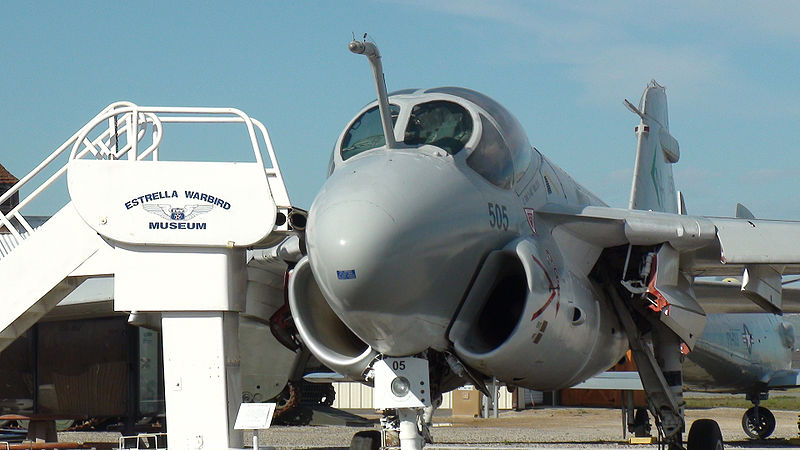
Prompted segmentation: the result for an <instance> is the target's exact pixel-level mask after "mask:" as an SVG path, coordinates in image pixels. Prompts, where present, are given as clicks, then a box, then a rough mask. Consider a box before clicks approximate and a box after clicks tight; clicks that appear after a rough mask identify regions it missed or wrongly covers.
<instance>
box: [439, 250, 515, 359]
mask: <svg viewBox="0 0 800 450" xmlns="http://www.w3.org/2000/svg"><path fill="white" fill-rule="evenodd" d="M527 294H528V282H527V279H526V276H525V268H524V267H523V265H522V263H521V261H520V259H519V258H518V257H517V255H516V254H515V253H514V252H513V251H508V250H498V251H494V252H492V253H490V254H489V256H488V257H487V258H486V261H485V262H484V264H483V267H482V268H481V271H480V273H479V274H478V277H477V278H476V280H475V283H474V284H473V286H472V289H471V290H470V293H469V295H468V296H467V299H466V301H465V302H464V307H463V308H462V310H461V312H460V313H459V315H458V317H457V319H456V321H455V322H454V323H453V327H452V329H451V331H450V339H451V340H452V341H453V342H454V343H455V346H456V351H457V352H458V354H459V355H461V354H462V353H463V354H466V355H469V356H471V357H473V358H480V357H481V356H482V355H486V354H488V353H491V352H492V351H493V350H495V349H497V348H498V347H500V346H501V345H502V344H503V343H504V342H505V341H506V340H507V339H508V338H509V337H510V336H511V334H512V333H513V332H514V329H515V328H516V327H517V324H518V323H519V321H520V318H521V317H522V312H523V310H524V308H525V300H526V298H527Z"/></svg>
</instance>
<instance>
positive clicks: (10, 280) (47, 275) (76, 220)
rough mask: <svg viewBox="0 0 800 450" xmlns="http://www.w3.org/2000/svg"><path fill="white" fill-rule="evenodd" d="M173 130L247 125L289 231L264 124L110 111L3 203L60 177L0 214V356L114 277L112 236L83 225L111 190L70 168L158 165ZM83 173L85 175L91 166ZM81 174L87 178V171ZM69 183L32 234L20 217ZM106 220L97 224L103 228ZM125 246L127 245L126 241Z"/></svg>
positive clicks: (131, 108)
mask: <svg viewBox="0 0 800 450" xmlns="http://www.w3.org/2000/svg"><path fill="white" fill-rule="evenodd" d="M169 123H190V124H191V123H205V124H218V123H241V124H243V125H244V128H245V129H246V132H247V134H248V137H249V141H250V144H251V145H252V147H253V152H254V156H255V165H257V166H260V167H261V168H262V169H263V175H264V177H266V184H265V185H267V186H268V187H269V191H270V193H269V194H270V195H271V197H272V201H274V204H275V206H276V209H277V217H278V218H279V219H278V220H276V222H275V223H276V224H275V225H274V230H278V231H281V230H286V228H287V227H288V225H287V224H286V223H285V222H286V221H285V218H286V217H287V215H288V214H289V209H290V202H289V197H288V194H287V192H286V188H285V185H284V182H283V177H282V175H281V172H280V169H279V167H278V164H277V159H276V157H275V152H274V149H273V147H272V143H271V141H270V138H269V134H268V132H267V129H266V127H265V126H264V125H263V124H262V123H261V122H259V121H257V120H255V119H253V118H251V117H249V116H247V115H246V114H244V113H243V112H241V111H239V110H237V109H233V108H180V107H178V108H172V107H143V106H137V105H135V104H133V103H129V102H117V103H113V104H111V105H109V106H108V107H106V108H105V109H103V110H102V111H101V112H100V113H99V114H98V115H97V116H95V117H94V118H93V119H92V120H90V121H89V122H88V123H87V124H86V125H84V126H83V127H81V129H79V130H78V131H77V132H76V133H75V134H74V135H72V137H70V138H69V139H67V140H66V142H64V143H63V144H62V145H61V146H60V147H58V148H57V149H56V150H55V151H54V152H53V153H52V154H51V155H50V156H48V157H47V158H46V159H45V160H44V161H42V163H41V164H39V166H37V167H36V168H35V169H33V170H32V171H31V172H30V173H29V174H27V175H26V176H25V177H23V178H22V179H21V180H20V181H19V182H18V183H16V184H15V185H14V186H13V187H12V188H11V189H10V190H9V191H7V192H6V193H4V194H3V195H2V196H0V204H2V203H3V202H5V201H6V200H7V199H9V198H11V196H13V195H14V194H15V193H17V192H20V189H22V188H23V187H26V186H27V188H26V190H27V189H28V188H30V187H31V185H32V184H33V183H32V180H34V178H36V177H37V176H39V178H42V177H43V176H44V175H46V174H47V173H51V172H53V171H55V173H53V174H52V176H50V177H49V178H48V179H47V180H46V181H44V182H43V183H41V185H39V186H36V187H35V188H34V189H33V190H32V191H31V192H30V194H28V195H26V196H25V197H22V195H20V202H19V204H18V205H17V206H16V207H14V208H13V209H12V210H11V211H9V212H8V214H2V213H0V233H3V234H2V235H0V237H2V239H1V240H0V241H1V242H0V244H2V245H0V351H1V350H2V349H4V348H6V347H7V346H8V345H9V344H10V343H11V342H13V341H14V340H15V339H16V338H18V337H19V336H21V335H22V334H23V333H25V332H26V330H28V329H29V328H30V327H31V326H33V325H34V324H35V323H36V322H37V321H38V320H39V319H41V318H42V317H43V316H44V315H45V314H47V313H48V312H49V311H50V310H52V309H53V308H54V307H55V306H56V305H57V304H58V303H59V302H60V301H61V300H62V299H63V298H64V297H65V296H67V295H68V294H69V293H70V292H71V291H72V290H74V289H75V288H76V287H77V286H78V285H79V284H80V283H82V282H83V281H84V280H85V279H86V278H87V277H94V276H102V275H110V274H114V272H115V267H114V258H113V254H114V246H115V244H116V243H117V242H118V241H115V240H113V239H108V236H107V235H105V234H103V233H100V232H99V231H98V227H99V226H100V225H98V223H96V222H93V223H91V224H90V223H88V222H87V217H85V216H87V214H88V213H86V211H87V210H91V209H92V208H93V206H92V205H91V203H92V201H93V199H92V198H87V197H92V196H93V192H92V190H96V200H97V202H103V201H108V199H109V198H110V197H109V196H108V195H106V194H107V192H108V191H109V190H110V189H113V188H110V187H109V185H107V184H105V185H104V184H98V185H96V186H89V187H88V188H87V187H86V183H80V182H78V181H76V180H73V179H72V178H75V177H74V176H73V175H75V174H74V173H73V174H70V173H69V172H70V170H71V168H74V167H75V166H76V165H80V164H79V163H80V162H82V161H87V160H88V161H103V162H105V163H106V164H107V165H105V166H103V167H105V168H111V167H113V168H115V169H116V168H119V167H121V166H120V165H127V166H126V167H133V166H136V167H139V165H142V164H149V163H151V162H154V161H159V151H160V145H161V142H162V138H163V136H164V126H165V125H166V124H169ZM262 144H263V145H264V146H265V148H266V150H267V154H268V155H269V160H270V161H269V163H270V164H269V165H268V167H266V168H265V165H264V161H263V160H262V152H261V149H262ZM67 155H68V159H67V161H66V163H64V162H63V160H64V159H65V157H66V156H67ZM187 164H188V163H187ZM207 164H209V163H207ZM210 164H214V163H210ZM227 164H230V163H227ZM89 166H91V164H90V165H89ZM82 167H83V168H86V167H87V165H86V164H84V165H83V166H82ZM170 167H172V169H171V170H180V168H181V167H183V166H182V165H181V163H180V162H176V163H174V165H172V166H170ZM192 167H194V166H192ZM81 173H82V174H84V173H86V171H85V170H82V171H81ZM115 173H116V172H115ZM65 175H67V176H68V178H70V180H69V183H68V184H69V186H70V195H71V196H72V200H73V201H70V202H69V203H67V204H66V205H65V206H63V207H62V208H61V210H59V211H58V212H57V213H56V214H55V215H53V216H52V217H51V218H50V219H49V220H47V221H46V222H44V223H43V224H41V226H32V225H31V223H30V221H29V220H27V219H26V217H25V215H23V210H24V209H25V208H26V206H28V205H29V204H30V203H31V201H32V200H34V199H36V198H37V197H39V196H40V195H41V194H42V192H43V191H45V190H47V189H48V188H51V187H52V186H53V184H54V183H55V182H56V181H58V180H59V179H61V178H62V177H64V176H65ZM76 176H77V175H76ZM75 186H78V188H75ZM81 186H83V188H82V192H81V194H80V195H82V197H83V200H82V201H83V204H84V205H85V206H84V207H83V216H82V215H81V211H80V208H78V207H77V206H76V203H75V201H76V197H75V195H77V194H76V192H75V191H76V190H77V191H81V189H79V188H80V187H81ZM87 189H88V190H87ZM86 205H88V206H86ZM281 214H282V215H283V216H282V219H284V220H283V223H281V222H282V221H281V220H280V219H281ZM89 220H90V221H91V220H92V219H89ZM103 220H105V219H99V221H100V222H101V223H102V222H103ZM268 232H269V230H268ZM101 234H103V235H101ZM273 235H274V233H273ZM104 236H105V237H104ZM120 239H121V240H122V241H124V240H125V238H124V237H122V238H120ZM154 243H155V244H159V243H163V242H154ZM173 243H174V242H173ZM177 244H180V242H178V243H177Z"/></svg>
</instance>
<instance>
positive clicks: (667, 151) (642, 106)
mask: <svg viewBox="0 0 800 450" xmlns="http://www.w3.org/2000/svg"><path fill="white" fill-rule="evenodd" d="M625 104H626V106H628V108H629V109H630V110H631V111H633V112H634V113H636V114H637V115H638V116H639V117H640V118H641V119H642V120H641V122H640V123H639V125H638V126H637V127H636V136H637V139H638V145H637V148H636V165H635V166H634V169H633V186H632V187H631V202H630V208H631V209H643V210H652V211H661V212H670V213H677V212H678V198H677V194H676V192H675V181H674V180H673V178H672V164H674V163H676V162H678V158H680V150H679V148H678V141H677V140H675V138H674V137H672V135H671V134H669V117H668V115H667V95H666V93H665V92H664V87H663V86H660V85H659V84H658V83H656V82H655V80H653V81H651V82H650V83H649V84H648V85H647V88H645V90H644V93H643V94H642V99H641V101H640V102H639V108H636V107H635V106H633V105H632V104H631V103H630V102H629V101H627V100H625Z"/></svg>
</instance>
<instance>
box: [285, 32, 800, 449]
mask: <svg viewBox="0 0 800 450" xmlns="http://www.w3.org/2000/svg"><path fill="white" fill-rule="evenodd" d="M349 48H350V50H351V51H352V52H353V53H357V54H363V55H365V56H366V57H367V58H368V60H369V62H370V64H371V67H372V71H373V75H374V81H375V85H376V90H377V92H378V99H377V101H375V102H372V103H370V104H368V105H367V106H366V107H364V108H363V109H362V110H361V111H360V112H358V114H356V116H355V117H354V118H353V119H352V120H351V121H350V123H348V124H347V125H346V127H345V129H344V131H343V133H342V134H341V136H340V137H339V139H338V141H337V142H336V145H335V147H334V151H333V155H332V158H331V164H330V173H329V176H328V179H327V181H326V182H325V184H324V186H323V188H322V190H321V191H320V193H319V194H318V195H317V197H316V198H315V200H314V202H313V204H312V206H311V209H310V212H309V216H308V223H307V228H306V235H305V242H306V244H307V255H306V256H304V257H303V258H302V259H301V260H300V261H299V262H298V263H297V265H296V266H295V268H294V269H293V271H292V272H291V275H290V278H289V287H288V288H289V304H290V307H291V312H292V316H293V320H294V323H295V325H296V326H297V329H298V332H299V334H300V335H301V337H302V340H303V342H304V343H305V344H306V345H307V346H308V348H309V349H310V351H311V352H312V353H313V354H314V355H315V356H316V357H317V358H318V359H319V360H320V361H321V362H322V363H324V364H325V365H327V366H329V367H330V368H331V369H333V370H336V371H337V372H339V373H342V374H345V375H348V376H350V377H351V378H354V379H357V380H361V381H363V382H366V383H371V384H373V385H374V386H375V407H376V408H379V409H384V410H385V411H387V414H388V413H389V412H392V411H394V416H392V417H387V420H385V421H384V423H385V424H387V426H394V427H396V428H397V429H399V437H400V441H401V447H402V448H403V449H415V448H421V447H422V446H423V445H424V440H425V436H426V425H425V424H426V422H427V421H428V419H429V417H430V411H431V409H432V408H433V407H435V406H437V402H438V401H439V400H440V398H441V394H442V393H443V392H447V391H448V390H451V389H454V388H456V387H457V386H460V385H462V384H464V382H465V381H471V382H473V383H475V384H477V385H478V386H482V385H483V383H482V380H483V379H485V378H486V377H491V376H494V377H497V378H498V379H500V380H501V381H503V382H505V383H508V384H509V385H518V386H523V387H527V388H532V389H541V390H551V389H559V388H564V387H569V386H572V385H575V384H576V383H579V382H581V381H583V380H586V379H587V378H589V377H592V376H593V375H595V374H598V373H600V372H603V371H604V370H605V369H607V368H608V367H610V366H612V365H613V364H614V363H615V362H616V361H618V360H619V359H620V358H621V356H622V355H623V354H624V353H625V351H627V350H628V348H630V349H631V350H632V353H633V355H634V358H635V360H636V363H637V366H638V370H639V373H640V377H641V380H642V384H643V386H644V389H645V391H646V392H647V395H648V401H649V409H650V411H651V413H652V414H653V416H654V417H655V419H656V426H657V427H658V429H659V431H660V435H661V436H663V440H662V442H663V443H665V444H666V445H667V446H668V447H669V448H670V449H679V448H684V447H683V445H684V443H683V438H682V433H683V431H684V427H685V425H684V419H683V411H682V406H681V405H682V388H681V386H682V372H681V361H682V358H683V356H684V355H685V354H686V353H687V352H689V351H691V349H692V348H693V347H694V346H695V343H696V342H697V339H698V337H699V336H700V334H701V332H702V330H703V327H704V325H705V321H706V314H705V312H704V310H703V308H702V307H701V306H700V304H698V302H697V301H696V298H695V295H694V292H693V286H692V284H693V279H694V277H695V276H700V275H714V276H742V280H743V281H742V284H741V290H742V292H743V293H744V294H745V295H746V296H747V298H749V299H750V300H751V301H752V302H754V303H755V304H756V305H758V306H759V308H761V309H763V310H765V311H769V312H780V309H781V284H780V282H781V276H782V274H797V273H800V240H798V239H796V238H795V237H796V236H797V234H798V233H800V223H790V222H780V221H768V220H757V219H752V218H749V219H748V218H711V217H700V216H689V215H683V214H680V213H681V212H685V211H684V208H682V207H681V203H682V202H681V201H680V200H679V199H678V195H677V194H676V190H675V186H674V182H673V177H672V164H674V163H676V162H677V161H678V159H679V156H680V152H679V147H678V142H677V140H676V139H675V138H674V137H672V135H671V134H670V133H669V122H668V117H667V101H666V95H665V91H664V88H663V87H662V86H660V85H658V84H657V83H655V82H651V83H650V84H649V85H648V86H647V88H646V89H645V91H644V94H643V95H642V99H641V102H640V104H639V106H638V107H636V106H634V105H633V104H631V103H630V102H627V106H628V107H629V109H631V111H633V112H634V113H635V114H636V115H637V116H638V117H639V118H640V122H639V125H638V126H637V127H636V136H637V140H638V146H637V153H636V162H635V169H634V179H633V188H632V192H631V201H630V208H629V209H617V208H610V207H608V206H607V205H606V204H605V203H603V202H602V201H601V200H600V199H599V198H598V197H597V196H595V195H594V194H592V193H591V192H590V191H589V190H588V189H586V188H585V187H583V186H581V185H580V184H578V183H577V182H576V181H575V180H573V179H572V178H571V177H570V176H569V175H568V174H567V173H566V172H565V171H563V170H562V169H561V168H559V167H557V166H556V165H555V164H553V163H552V162H551V161H550V160H549V159H548V158H547V157H545V156H544V155H543V154H542V153H541V152H539V150H537V149H536V148H535V147H533V146H532V145H531V144H530V142H529V140H528V137H527V135H526V133H525V131H524V130H523V128H522V126H521V125H520V123H519V122H518V121H517V120H516V119H515V118H514V116H513V115H512V114H511V113H510V112H509V111H508V110H507V109H505V108H504V107H503V106H502V105H500V104H499V103H497V102H496V101H494V100H492V99H491V98H489V97H487V96H486V95H483V94H480V93H478V92H475V91H472V90H469V89H464V88H457V87H442V88H432V89H407V90H402V91H396V92H393V93H392V94H391V95H389V94H387V93H386V86H385V80H384V76H383V69H382V66H381V60H380V54H379V52H378V49H377V47H376V46H375V45H374V44H373V43H371V42H366V41H353V42H351V43H350V46H349ZM362 437H364V438H369V439H373V438H374V436H372V437H366V436H362ZM356 438H359V436H356ZM356 438H354V443H355V439H356ZM687 445H688V448H689V449H708V448H714V449H719V448H723V441H722V436H721V433H720V430H719V427H718V425H717V424H716V422H714V421H713V420H709V419H704V420H697V421H695V422H694V423H693V424H692V426H691V429H690V430H689V434H688V444H687Z"/></svg>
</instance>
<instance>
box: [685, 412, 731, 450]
mask: <svg viewBox="0 0 800 450" xmlns="http://www.w3.org/2000/svg"><path fill="white" fill-rule="evenodd" d="M686 444H687V445H686V449H687V450H723V449H724V448H725V446H724V445H723V442H722V432H721V431H720V430H719V425H717V422H716V421H714V420H711V419H697V420H695V421H694V423H693V424H692V428H690V429H689V439H688V442H687V443H686Z"/></svg>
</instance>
